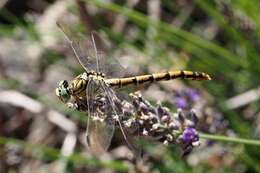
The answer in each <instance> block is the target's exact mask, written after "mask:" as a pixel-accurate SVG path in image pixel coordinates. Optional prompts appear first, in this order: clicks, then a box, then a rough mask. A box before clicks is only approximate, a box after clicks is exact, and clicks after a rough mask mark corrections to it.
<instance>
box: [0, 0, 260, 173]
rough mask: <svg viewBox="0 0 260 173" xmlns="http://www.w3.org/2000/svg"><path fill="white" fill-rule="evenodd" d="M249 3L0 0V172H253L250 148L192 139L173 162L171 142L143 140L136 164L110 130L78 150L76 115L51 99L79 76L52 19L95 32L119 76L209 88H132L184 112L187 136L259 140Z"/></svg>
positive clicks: (253, 6)
mask: <svg viewBox="0 0 260 173" xmlns="http://www.w3.org/2000/svg"><path fill="white" fill-rule="evenodd" d="M259 8H260V1H258V0H250V1H247V0H236V1H234V0H228V1H227V0H213V1H209V0H161V1H160V0H149V1H144V0H125V1H124V0H121V1H119V0H106V1H105V0H103V1H101V0H74V1H71V0H24V1H20V0H1V2H0V146H1V147H0V172H1V173H15V172H19V173H20V172H21V173H29V172H68V173H69V172H77V173H81V172H143V173H144V172H156V173H157V172H171V173H172V172H194V173H199V172H218V173H219V172H236V173H240V172H241V173H242V172H260V164H258V163H260V150H259V148H257V147H256V146H246V145H241V144H235V143H221V142H217V141H210V140H203V139H202V140H201V146H200V147H197V148H195V150H193V152H192V153H191V154H189V155H188V156H187V157H186V158H185V159H184V158H182V157H181V152H180V149H179V148H178V147H177V146H167V147H165V146H162V145H161V144H146V145H145V146H144V151H145V154H144V156H143V161H142V162H136V160H135V159H134V158H133V156H131V154H128V153H131V151H129V149H128V148H127V146H126V145H125V143H124V140H123V138H122V135H121V134H120V131H119V130H117V131H116V134H115V136H114V138H113V140H112V145H111V147H110V149H109V153H108V154H107V155H105V156H104V157H102V158H99V159H97V158H94V157H93V156H91V155H90V154H89V153H88V152H87V150H86V144H85V141H84V132H85V127H86V114H85V113H80V112H78V111H73V110H71V109H69V108H67V107H66V106H65V105H64V104H63V103H61V102H60V100H59V99H58V98H57V97H56V96H55V92H54V91H55V88H56V87H57V85H58V82H59V81H60V80H63V79H67V80H71V79H73V78H74V77H76V76H77V75H78V74H80V73H82V72H84V69H83V68H82V67H81V66H80V65H79V63H78V62H77V60H76V58H75V56H74V55H73V52H72V51H71V49H70V47H69V44H68V42H67V41H66V40H65V37H64V35H63V34H62V32H61V31H60V30H59V29H58V27H57V25H56V22H57V21H65V23H67V24H68V26H70V29H71V30H73V31H74V32H75V33H77V32H78V33H82V36H84V35H88V34H89V32H90V31H92V30H96V31H98V32H99V33H101V34H102V35H104V36H105V38H106V41H108V42H109V43H110V46H111V49H109V54H110V55H113V56H114V57H116V58H118V60H119V62H120V63H121V65H122V66H125V67H127V68H126V69H127V73H128V74H129V73H130V74H132V75H135V74H146V73H152V72H159V71H166V70H180V69H187V70H193V71H203V72H206V73H208V74H210V75H211V76H212V78H213V80H212V81H209V82H208V81H206V82H204V81H199V82H198V81H188V80H175V81H168V82H160V83H157V84H152V85H148V86H140V87H137V88H135V87H133V88H131V87H130V88H126V89H122V90H120V92H122V93H123V94H125V95H128V94H129V93H130V92H133V91H135V90H141V93H142V95H143V96H144V98H146V99H147V100H149V101H151V102H152V103H153V104H155V105H156V104H157V103H158V102H160V103H162V104H163V105H165V106H167V107H168V108H169V109H170V110H171V112H173V113H175V112H176V110H177V109H178V108H182V109H184V110H190V109H195V111H196V114H197V116H198V117H199V125H198V131H200V132H205V133H211V134H222V135H226V136H233V137H234V136H236V137H243V138H251V139H256V138H259V137H260V124H259V122H260V112H259V111H260V109H259V96H260V87H259V84H260V78H259V76H260V51H259V50H260V39H259V38H260V29H259V27H260V16H259V15H260V13H259Z"/></svg>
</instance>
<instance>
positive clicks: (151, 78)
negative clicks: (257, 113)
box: [56, 23, 211, 154]
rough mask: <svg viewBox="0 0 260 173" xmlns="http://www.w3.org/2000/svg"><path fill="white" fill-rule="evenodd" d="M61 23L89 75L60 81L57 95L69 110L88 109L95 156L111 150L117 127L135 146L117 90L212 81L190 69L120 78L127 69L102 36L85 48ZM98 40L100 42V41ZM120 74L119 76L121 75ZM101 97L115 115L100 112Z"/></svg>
mask: <svg viewBox="0 0 260 173" xmlns="http://www.w3.org/2000/svg"><path fill="white" fill-rule="evenodd" d="M57 24H58V27H59V28H60V30H61V31H62V32H63V34H64V36H65V38H66V40H67V41H68V43H69V45H70V47H71V49H72V50H73V53H74V55H75V56H76V58H77V60H78V62H79V63H80V65H81V66H82V67H83V68H84V70H85V72H83V73H82V74H79V75H78V76H77V77H75V78H74V79H72V80H71V81H67V80H62V81H60V82H59V85H58V87H57V88H56V95H57V96H58V98H59V99H60V100H61V101H62V102H64V103H65V104H67V105H68V106H69V107H72V108H74V109H80V107H82V105H83V107H84V108H86V110H87V113H88V121H87V127H86V141H87V147H88V149H89V150H90V151H91V152H92V153H94V154H101V153H104V152H106V151H107V149H108V147H109V146H110V143H111V140H112V137H113V134H114V130H115V125H116V124H118V125H119V127H120V130H121V132H122V134H123V137H124V139H125V141H126V143H127V144H128V146H131V143H130V142H129V141H128V139H127V135H126V132H125V129H124V128H123V125H122V124H121V121H120V117H121V116H122V113H121V112H120V111H119V110H118V108H117V106H116V103H115V100H118V97H117V94H116V91H115V88H122V87H125V86H128V85H136V86H137V85H140V84H144V83H153V82H157V81H166V80H173V79H176V78H182V79H183V78H188V79H193V80H211V77H210V76H209V75H208V74H206V73H204V72H194V71H187V70H177V71H167V72H160V73H152V74H146V75H138V76H130V77H120V73H114V72H113V71H117V72H118V71H122V69H123V68H122V66H121V65H120V63H119V62H117V61H116V60H115V59H114V58H109V57H108V56H107V55H105V53H104V52H102V51H101V50H99V49H98V48H99V47H98V46H97V44H96V43H100V42H102V41H103V40H102V39H101V38H100V37H99V34H98V33H97V32H95V31H93V32H92V33H91V38H90V39H88V40H89V41H88V43H87V44H85V45H84V44H81V43H80V41H78V40H77V39H75V38H74V37H73V34H71V32H70V30H68V28H67V27H65V26H64V25H63V24H60V23H57ZM97 40H99V42H98V41H97ZM84 46H86V47H84ZM100 47H102V46H100ZM91 49H92V50H91ZM101 49H102V48H101ZM88 50H91V51H88ZM90 52H92V53H90ZM102 58H103V59H102ZM111 62H112V63H111ZM106 70H108V71H110V73H108V72H107V73H106ZM111 71H112V72H111ZM109 74H111V75H109ZM118 74H119V76H117V75H118ZM100 95H103V96H105V98H106V101H105V106H107V107H108V108H107V114H108V113H109V112H112V116H109V117H108V116H107V115H104V114H102V113H100V112H102V111H99V110H98V109H97V108H96V107H97V106H96V105H97V103H95V102H96V100H97V97H99V96H100ZM103 103H104V102H103ZM103 112H104V111H103Z"/></svg>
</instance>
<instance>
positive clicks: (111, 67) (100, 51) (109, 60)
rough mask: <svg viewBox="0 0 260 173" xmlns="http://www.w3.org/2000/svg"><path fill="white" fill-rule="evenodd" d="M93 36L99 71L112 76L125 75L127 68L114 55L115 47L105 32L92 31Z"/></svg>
mask: <svg viewBox="0 0 260 173" xmlns="http://www.w3.org/2000/svg"><path fill="white" fill-rule="evenodd" d="M91 38H92V39H91V40H92V45H93V47H94V50H95V55H96V56H95V57H96V59H97V60H96V62H97V63H96V65H97V69H98V70H97V71H98V72H102V73H104V74H105V75H106V76H107V77H110V78H113V77H114V78H115V77H122V76H124V74H125V72H126V69H125V68H124V67H123V66H122V65H121V64H120V62H119V59H117V58H115V57H114V56H112V53H113V48H112V46H111V44H109V41H108V39H106V37H105V34H104V33H98V32H96V31H92V32H91Z"/></svg>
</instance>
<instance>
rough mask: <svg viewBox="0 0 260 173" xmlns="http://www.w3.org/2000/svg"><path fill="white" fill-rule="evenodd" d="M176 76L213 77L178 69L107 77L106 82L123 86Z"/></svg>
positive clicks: (205, 78) (191, 77)
mask: <svg viewBox="0 0 260 173" xmlns="http://www.w3.org/2000/svg"><path fill="white" fill-rule="evenodd" d="M176 78H188V79H193V80H211V77H210V76H209V75H208V74H206V73H203V72H193V71H183V70H178V71H169V72H162V73H153V74H148V75H141V76H134V77H126V78H114V79H106V80H105V82H106V83H107V84H109V85H110V86H118V87H123V86H126V85H131V84H135V85H138V84H142V83H145V82H154V81H163V80H172V79H176Z"/></svg>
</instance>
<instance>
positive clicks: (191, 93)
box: [187, 89, 200, 102]
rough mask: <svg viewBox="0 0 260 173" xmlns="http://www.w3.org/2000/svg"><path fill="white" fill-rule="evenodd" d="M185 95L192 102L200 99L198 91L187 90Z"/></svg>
mask: <svg viewBox="0 0 260 173" xmlns="http://www.w3.org/2000/svg"><path fill="white" fill-rule="evenodd" d="M187 95H188V97H189V98H190V99H191V101H193V102H195V101H197V100H198V99H199V97H200V96H199V93H198V91H197V90H195V89H190V90H188V91H187Z"/></svg>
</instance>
